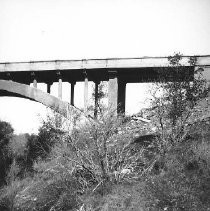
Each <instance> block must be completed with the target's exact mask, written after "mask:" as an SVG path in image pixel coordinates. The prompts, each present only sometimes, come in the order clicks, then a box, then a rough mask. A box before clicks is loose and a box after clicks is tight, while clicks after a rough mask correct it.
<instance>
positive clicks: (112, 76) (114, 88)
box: [108, 71, 118, 114]
mask: <svg viewBox="0 0 210 211" xmlns="http://www.w3.org/2000/svg"><path fill="white" fill-rule="evenodd" d="M117 103H118V78H117V72H116V71H112V72H109V82H108V109H109V111H111V112H114V113H115V114H117Z"/></svg>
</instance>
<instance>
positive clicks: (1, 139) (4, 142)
mask: <svg viewBox="0 0 210 211" xmlns="http://www.w3.org/2000/svg"><path fill="white" fill-rule="evenodd" d="M13 132H14V129H13V128H12V126H11V125H10V123H8V122H5V121H0V169H1V171H0V186H1V185H3V184H4V183H5V182H6V174H7V171H8V169H9V166H10V164H11V162H12V160H11V158H10V156H9V151H8V144H9V141H10V140H11V138H12V136H13Z"/></svg>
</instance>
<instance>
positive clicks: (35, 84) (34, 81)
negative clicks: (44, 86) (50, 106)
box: [33, 79, 37, 88]
mask: <svg viewBox="0 0 210 211" xmlns="http://www.w3.org/2000/svg"><path fill="white" fill-rule="evenodd" d="M33 87H34V88H37V80H36V79H34V80H33Z"/></svg>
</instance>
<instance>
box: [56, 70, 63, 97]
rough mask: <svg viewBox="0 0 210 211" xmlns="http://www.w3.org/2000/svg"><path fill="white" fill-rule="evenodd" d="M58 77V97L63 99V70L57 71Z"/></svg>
mask: <svg viewBox="0 0 210 211" xmlns="http://www.w3.org/2000/svg"><path fill="white" fill-rule="evenodd" d="M56 75H57V78H58V98H60V99H62V77H61V72H60V71H57V72H56Z"/></svg>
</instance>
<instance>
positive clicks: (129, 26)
mask: <svg viewBox="0 0 210 211" xmlns="http://www.w3.org/2000/svg"><path fill="white" fill-rule="evenodd" d="M209 11H210V0H0V61H1V62H5V61H6V62H9V61H30V60H53V59H55V60H56V59H85V58H86V59H87V58H110V57H141V56H168V55H171V54H173V52H181V53H183V54H185V55H195V54H196V55H197V54H210V39H209V36H210V12H209ZM55 86H56V85H55ZM82 86H83V85H82V84H78V85H77V86H76V95H81V94H78V93H79V92H81V93H83V87H82ZM40 87H41V86H40ZM65 87H66V88H65V90H68V88H69V87H68V86H67V85H65ZM41 88H42V87H41ZM147 89H148V88H147V86H145V84H138V85H131V84H128V85H127V102H126V103H127V111H128V112H136V111H138V109H139V107H141V106H142V105H143V102H144V99H145V92H147ZM64 92H65V93H64V95H65V96H67V97H65V98H64V99H67V100H68V97H69V95H68V94H69V91H64ZM53 94H55V95H57V94H56V87H54V91H53ZM82 103H83V100H82V98H81V97H80V98H79V99H78V98H76V105H78V106H82ZM44 110H45V109H44V106H42V105H40V104H39V103H34V102H30V101H28V100H23V99H17V98H15V99H13V98H9V99H8V98H3V97H2V98H0V118H1V119H4V120H7V121H10V122H11V123H12V125H13V127H14V128H15V130H16V132H17V133H19V132H36V131H37V126H38V124H39V123H38V118H37V113H38V112H41V113H44Z"/></svg>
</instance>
